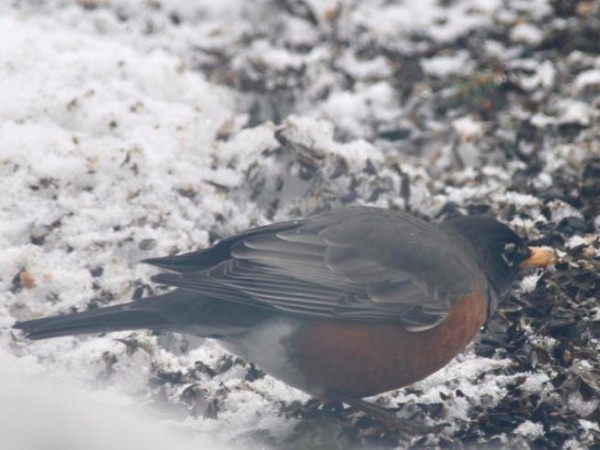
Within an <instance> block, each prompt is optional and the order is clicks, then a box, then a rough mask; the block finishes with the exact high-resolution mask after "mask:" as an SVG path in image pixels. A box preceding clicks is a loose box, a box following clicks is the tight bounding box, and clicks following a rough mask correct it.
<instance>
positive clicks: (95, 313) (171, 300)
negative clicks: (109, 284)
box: [14, 290, 201, 339]
mask: <svg viewBox="0 0 600 450" xmlns="http://www.w3.org/2000/svg"><path fill="white" fill-rule="evenodd" d="M191 297H192V296H191V295H190V294H187V293H185V292H182V291H181V290H175V291H171V292H169V293H167V294H164V295H158V296H156V297H150V298H146V299H142V300H137V301H135V302H131V303H124V304H122V305H115V306H108V307H106V308H98V309H92V310H88V311H82V312H78V313H74V314H65V315H62V316H53V317H45V318H43V319H34V320H27V321H24V322H17V323H16V324H15V325H14V328H17V329H19V330H22V331H23V333H24V334H25V336H26V337H28V338H29V339H47V338H52V337H59V336H72V335H76V334H88V333H105V332H109V331H123V330H138V329H142V328H150V329H159V328H166V327H169V325H171V326H172V325H173V322H172V319H173V317H169V316H170V315H172V314H169V310H171V309H173V307H175V309H177V306H183V310H182V311H181V312H182V313H184V314H181V315H183V316H184V317H185V309H186V308H185V305H182V303H184V304H185V303H187V304H189V299H190V298H191ZM195 297H196V303H200V302H201V300H198V299H197V297H198V296H197V295H196V296H195ZM169 319H171V320H169Z"/></svg>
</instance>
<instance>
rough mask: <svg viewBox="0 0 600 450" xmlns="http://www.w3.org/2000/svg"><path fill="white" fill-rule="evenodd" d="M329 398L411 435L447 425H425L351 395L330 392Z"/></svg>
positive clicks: (388, 426)
mask: <svg viewBox="0 0 600 450" xmlns="http://www.w3.org/2000/svg"><path fill="white" fill-rule="evenodd" d="M327 398H328V400H334V401H339V402H342V403H345V404H347V405H349V406H350V407H352V408H355V409H357V410H359V411H362V412H364V413H365V414H366V415H368V416H370V417H372V418H374V419H376V420H379V421H381V422H382V423H383V424H384V426H385V427H387V428H390V429H396V430H398V431H400V432H402V433H405V434H407V435H410V436H414V435H422V434H427V433H431V432H438V431H440V430H441V429H442V428H444V427H445V426H446V425H445V424H441V425H434V426H429V425H425V424H424V423H422V422H421V421H417V420H410V419H403V418H401V417H398V416H397V415H396V414H394V413H393V412H392V410H390V409H387V408H383V407H381V406H378V405H375V404H373V403H369V402H366V401H364V400H362V399H360V398H355V397H350V396H347V395H343V394H337V393H335V394H331V393H328V395H327Z"/></svg>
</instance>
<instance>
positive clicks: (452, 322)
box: [291, 290, 487, 397]
mask: <svg viewBox="0 0 600 450" xmlns="http://www.w3.org/2000/svg"><path fill="white" fill-rule="evenodd" d="M486 315H487V306H486V300H485V296H484V295H483V293H482V292H480V291H479V290H475V291H473V293H472V294H470V295H469V296H467V297H465V298H463V299H462V300H460V301H459V302H458V303H457V304H456V305H455V306H454V308H452V310H451V311H450V313H449V314H448V317H447V318H446V319H445V320H444V321H443V322H442V323H441V324H439V325H438V326H437V327H435V328H433V329H430V330H427V331H422V332H410V331H407V330H405V329H404V328H403V327H402V326H400V325H396V324H392V323H390V324H382V323H379V324H377V323H373V324H366V323H359V322H343V321H334V320H314V321H311V322H308V323H307V324H306V325H304V326H303V327H302V328H301V329H300V330H299V332H298V333H296V334H295V336H294V337H293V338H292V342H291V343H292V345H293V348H294V350H295V351H294V356H295V363H296V364H298V366H299V369H300V370H301V371H302V373H303V375H304V376H305V377H306V380H307V382H308V386H309V387H311V389H312V388H314V389H313V392H314V393H326V392H328V391H333V392H337V393H340V394H345V395H349V396H353V397H368V396H370V395H375V394H379V393H381V392H385V391H390V390H393V389H398V388H400V387H403V386H406V385H408V384H411V383H414V382H415V381H418V380H420V379H422V378H425V377H426V376H427V375H429V374H431V373H433V372H435V371H436V370H438V369H440V368H442V367H443V366H445V365H446V364H447V363H448V362H449V361H450V360H451V359H452V358H453V357H454V356H456V355H457V354H458V353H459V352H460V351H461V350H462V349H463V348H464V347H465V346H466V345H467V344H468V343H469V342H470V341H471V339H473V337H474V336H475V334H476V333H477V331H478V330H479V329H480V328H481V326H483V324H484V322H485V319H486Z"/></svg>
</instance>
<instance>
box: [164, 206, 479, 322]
mask: <svg viewBox="0 0 600 450" xmlns="http://www.w3.org/2000/svg"><path fill="white" fill-rule="evenodd" d="M447 240H448V236H447V235H446V234H444V233H443V232H441V230H440V229H439V228H438V227H436V226H435V225H431V224H428V223H426V222H424V221H421V220H419V219H416V218H414V217H413V216H410V215H408V214H404V213H399V212H395V213H394V212H388V211H384V210H379V209H374V208H358V209H349V210H348V209H345V210H341V211H340V212H335V211H334V212H329V213H325V214H322V215H319V216H314V217H313V218H309V219H306V220H303V221H296V222H286V223H282V224H275V225H270V226H268V227H263V228H258V229H255V230H250V231H249V232H245V233H243V234H241V235H237V236H234V237H232V238H229V239H227V240H226V241H223V242H221V243H220V244H217V245H216V246H214V247H212V248H211V249H208V250H207V251H205V252H197V253H194V254H188V255H184V256H183V257H175V258H181V259H179V260H178V261H179V262H180V261H186V260H187V261H188V262H189V264H188V267H185V268H182V267H179V268H178V269H177V270H178V272H180V273H163V274H159V275H156V276H155V277H154V280H155V281H157V282H159V283H163V284H167V285H171V286H177V287H181V288H184V289H190V290H196V291H200V292H202V293H203V294H204V295H211V296H213V297H214V298H216V299H221V300H225V301H233V302H238V303H244V304H251V305H254V306H258V307H266V308H271V309H276V310H280V311H283V312H287V313H291V314H300V315H304V316H312V317H325V318H346V319H353V320H359V321H399V322H401V323H404V324H405V325H406V327H407V328H409V329H413V330H422V329H428V328H431V327H433V326H435V325H436V324H437V323H439V322H440V321H441V320H443V318H444V317H445V316H446V314H447V312H448V309H449V308H450V306H451V305H452V303H453V301H455V300H456V299H457V298H458V297H459V296H460V295H461V294H467V293H469V292H470V291H471V289H472V287H473V273H472V266H471V264H470V262H469V261H468V258H466V257H465V256H464V252H460V251H457V248H458V247H457V246H456V245H452V244H451V243H449V242H447ZM219 246H221V247H220V248H219ZM211 252H212V253H211ZM211 255H212V256H211ZM171 259H172V258H171ZM156 261H161V260H160V259H159V260H154V263H155V264H157V263H156ZM194 261H195V266H194V264H193V263H192V262H194ZM157 265H161V266H163V267H169V266H171V267H172V266H173V265H172V264H170V263H169V261H168V260H167V261H166V264H157ZM171 267H169V268H171Z"/></svg>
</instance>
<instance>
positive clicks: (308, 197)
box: [0, 0, 600, 449]
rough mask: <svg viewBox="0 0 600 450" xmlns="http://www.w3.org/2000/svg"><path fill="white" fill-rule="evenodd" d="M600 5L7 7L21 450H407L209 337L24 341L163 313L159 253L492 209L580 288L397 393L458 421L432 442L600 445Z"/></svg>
mask: <svg viewBox="0 0 600 450" xmlns="http://www.w3.org/2000/svg"><path fill="white" fill-rule="evenodd" d="M571 4H572V5H571ZM569 5H570V6H569ZM594 8H595V9H594ZM599 10H600V7H598V6H597V4H596V2H588V1H579V2H550V1H543V0H539V1H535V2H523V1H516V0H514V1H509V2H499V1H483V0H459V1H456V2H439V1H434V0H420V1H419V2H411V1H404V2H402V1H398V2H387V1H377V2H357V1H352V0H347V1H316V0H314V1H266V0H263V1H256V2H243V1H239V0H227V1H220V2H213V1H210V0H206V1H194V2H186V1H183V0H146V1H135V0H79V1H77V2H73V1H67V0H62V1H61V0H47V1H43V0H23V1H8V2H4V3H2V5H0V189H1V191H2V193H3V195H2V196H1V197H0V211H1V216H0V338H1V339H0V367H1V368H2V369H0V403H1V404H2V407H1V409H0V420H1V421H2V423H7V422H6V421H5V420H4V419H1V418H2V417H5V418H7V420H8V419H12V420H14V423H15V426H14V430H16V431H15V432H14V433H13V434H6V433H3V432H0V448H3V449H4V448H5V449H10V448H14V449H34V448H39V447H38V446H37V445H38V444H37V443H38V442H39V440H40V439H43V440H44V442H45V447H44V448H49V447H50V446H51V445H56V446H61V448H70V447H72V448H83V447H82V446H81V444H80V442H82V439H84V440H85V439H86V437H88V436H89V441H88V442H89V445H88V448H115V447H118V445H117V444H115V442H118V441H119V439H121V442H126V440H127V439H132V441H131V443H130V444H128V445H129V446H128V447H127V446H122V447H121V448H142V446H143V448H153V447H151V445H154V446H155V447H156V448H159V445H161V448H164V445H162V444H163V439H166V441H164V442H179V439H182V441H181V443H179V444H177V445H178V446H177V448H187V446H191V445H195V446H196V448H198V446H200V448H214V445H216V444H214V443H212V441H213V440H216V441H217V442H219V443H220V445H223V446H231V447H234V448H240V447H242V448H249V447H250V446H256V447H257V448H258V447H268V448H298V446H304V447H305V448H306V447H310V446H315V447H316V446H317V445H322V446H325V447H324V448H328V447H327V446H331V445H334V444H335V443H339V442H343V443H344V444H345V445H350V444H352V445H356V446H358V445H362V444H361V443H365V445H370V444H377V445H385V446H386V447H389V448H393V447H395V446H399V445H405V444H406V441H404V440H402V439H404V438H403V437H399V436H395V435H392V436H388V437H386V438H385V439H380V440H378V438H376V437H375V436H376V435H377V433H376V432H370V431H369V429H368V428H365V427H362V428H361V425H360V423H356V424H354V426H355V428H354V431H351V432H349V433H346V434H348V435H349V436H350V438H349V439H350V441H349V442H347V441H343V440H341V441H340V439H341V438H339V436H338V435H339V434H340V432H341V430H342V429H343V427H342V428H340V426H339V424H336V423H333V424H332V423H330V422H327V421H326V420H325V419H323V420H322V421H320V420H315V419H314V417H312V416H310V414H307V417H303V416H302V414H297V413H293V412H290V411H292V410H293V408H292V406H293V405H295V403H294V402H305V401H307V400H308V399H309V397H308V396H307V395H305V394H304V393H302V392H299V391H297V390H294V389H292V388H290V387H288V386H286V385H285V384H283V383H281V382H279V381H278V380H275V379H273V378H271V377H269V376H264V374H262V373H261V372H260V371H259V370H257V369H256V368H255V367H254V366H252V365H250V364H249V363H248V362H245V361H241V360H239V359H237V358H234V357H231V356H230V355H228V354H227V353H225V352H224V351H222V350H221V349H220V348H219V347H218V346H217V345H216V344H215V343H213V342H211V341H203V340H201V339H198V338H190V337H181V336H172V335H167V334H160V335H158V334H156V333H151V332H135V333H128V332H121V333H114V334H111V335H103V336H90V337H77V338H61V339H56V340H50V341H41V342H28V341H26V340H24V339H23V338H21V337H20V336H19V335H18V334H17V333H15V332H14V331H12V330H11V326H12V324H13V323H14V321H15V320H18V319H25V318H32V317H38V316H45V315H50V314H56V313H65V312H69V311H72V310H82V309H85V308H87V307H88V306H90V305H97V306H102V305H107V304H109V303H114V302H122V301H126V300H129V299H131V298H132V296H139V295H141V294H143V295H147V294H149V293H151V292H152V290H156V289H157V287H156V286H151V285H150V284H149V277H150V275H151V274H152V273H154V270H153V269H151V268H149V267H147V266H144V265H140V264H137V262H138V261H139V260H141V259H143V258H145V257H149V256H160V255H166V254H172V253H175V252H183V251H188V250H192V249H197V248H201V247H205V246H207V245H209V244H210V243H212V242H214V240H216V239H218V238H219V237H221V236H224V235H227V234H230V233H233V232H236V231H239V230H242V229H244V228H247V227H249V226H252V225H257V224H263V223H268V222H269V221H273V220H283V219H287V218H290V217H296V216H299V215H305V214H308V213H310V212H313V211H317V210H319V209H322V208H327V207H332V206H333V207H335V206H341V205H345V204H367V203H368V204H374V205H378V206H384V207H394V208H402V209H410V210H412V211H414V212H415V213H417V214H420V215H423V216H428V217H434V216H438V218H439V217H444V216H447V215H449V214H453V213H455V212H457V211H460V212H486V211H488V210H489V211H491V213H493V214H495V215H496V216H498V217H500V218H501V219H502V220H504V221H506V222H509V223H510V224H511V225H512V226H513V227H514V228H515V229H516V230H517V231H518V232H520V233H521V234H522V235H523V236H524V237H528V238H529V239H530V240H532V241H534V242H537V243H540V244H545V245H553V246H555V247H557V248H558V249H559V250H560V252H561V253H560V254H561V256H562V258H563V264H564V265H565V266H564V267H562V266H559V267H558V268H557V269H556V270H555V271H550V272H549V273H547V274H545V275H543V274H542V273H535V274H530V276H528V277H527V278H525V279H524V281H523V282H522V283H521V285H520V286H517V287H515V291H514V292H513V295H514V296H515V297H517V298H518V299H520V300H518V301H517V302H516V303H515V302H512V303H510V305H509V307H507V309H506V310H504V311H503V312H502V313H501V314H500V315H499V317H498V318H497V320H496V321H495V322H493V323H492V324H491V326H490V330H488V331H487V333H486V336H487V338H488V339H487V341H486V340H483V341H482V342H480V343H479V344H477V345H472V346H471V347H469V349H468V350H467V351H466V352H465V353H464V354H463V355H461V356H460V357H458V358H457V359H456V360H455V361H453V362H452V363H451V364H449V365H448V366H447V367H446V368H444V369H443V370H441V371H440V372H438V373H436V374H434V375H432V376H431V377H429V378H427V379H426V380H423V381H421V382H419V383H417V384H415V385H414V386H412V387H410V388H409V389H407V390H401V391H397V392H393V393H390V394H386V395H383V396H380V398H379V401H380V402H382V403H383V404H386V405H389V406H394V405H396V404H397V403H399V404H402V405H404V407H405V411H406V410H410V409H411V408H413V409H414V411H419V414H421V415H422V417H425V418H427V420H431V421H433V422H449V423H450V426H449V427H447V428H446V430H445V431H444V432H443V433H442V434H441V435H440V436H433V435H431V436H428V437H424V438H423V439H421V440H419V438H413V440H414V441H415V442H414V444H415V445H419V446H425V447H426V446H435V445H442V444H443V443H444V442H445V443H446V445H454V444H455V445H458V444H459V443H460V444H461V445H465V446H473V447H474V448H476V447H477V446H478V445H483V444H484V443H485V444H489V445H508V446H509V447H519V446H520V447H527V446H528V445H529V444H528V443H529V442H537V445H541V446H544V445H550V444H549V443H552V444H555V445H556V446H557V447H562V448H586V447H588V446H593V445H599V443H600V428H599V427H598V425H597V423H595V422H597V420H598V417H600V412H599V411H600V410H599V403H600V399H599V392H600V390H599V388H598V386H600V377H599V376H598V373H599V372H598V370H599V363H598V358H597V353H598V350H599V345H600V344H599V339H600V331H599V329H598V326H597V324H598V323H600V322H599V316H598V307H597V298H598V296H597V295H596V296H595V297H594V292H595V293H596V294H598V289H600V288H599V287H598V286H600V281H598V277H597V275H596V276H595V275H594V274H597V273H598V269H599V268H600V267H599V266H600V264H599V262H598V258H599V257H600V250H599V246H600V244H599V242H598V232H599V230H600V210H599V209H600V205H599V203H598V200H597V198H598V197H599V196H600V163H596V162H595V161H596V160H595V159H594V157H596V158H598V157H600V141H599V140H598V136H599V135H600V133H599V130H600V127H599V126H598V117H599V108H600V49H599V46H598V42H600V36H599V35H598V32H597V31H595V30H596V28H594V27H595V25H597V24H598V23H600V20H599V17H600V11H599ZM586 27H587V28H586ZM586 30H587V31H586ZM597 37H598V39H596V38H597ZM599 161H600V160H599ZM595 189H596V190H595ZM594 283H596V284H594ZM551 300H552V301H556V305H557V306H552V305H551V304H550V301H551ZM594 314H595V315H594ZM561 320H562V322H561ZM573 321H575V322H574V323H575V325H573ZM490 342H493V344H490ZM594 352H595V354H594ZM51 391H55V392H51ZM55 404H56V405H59V406H58V407H57V408H56V409H54V408H53V407H52V405H55ZM71 404H73V405H76V406H74V408H76V412H72V411H69V408H70V405H71ZM86 405H89V408H86ZM438 405H441V406H439V408H438ZM542 406H543V408H542ZM98 411H100V412H98ZM432 411H437V412H436V413H434V412H432ZM286 412H287V414H286ZM88 414H89V415H88ZM121 414H123V415H124V417H128V416H129V415H130V414H140V415H142V416H143V417H144V419H143V421H141V420H140V419H130V418H124V419H116V420H115V419H114V417H120V415H121ZM502 414H505V415H508V416H509V417H508V418H506V417H505V416H503V415H502ZM553 414H554V415H553ZM46 417H48V418H49V419H50V418H51V420H49V421H48V422H46ZM123 421H124V422H125V423H126V424H127V425H123V423H120V424H119V423H117V422H123ZM11 423H12V422H11ZM142 423H144V424H146V425H143V424H142ZM129 424H130V425H129ZM148 424H150V425H148ZM307 424H309V425H307ZM94 425H95V426H97V427H98V428H97V429H96V430H94V431H92V429H91V428H92V427H93V426H94ZM144 426H147V427H148V428H147V430H148V431H144V429H143V427H144ZM74 430H77V431H76V432H75V431H74ZM82 430H90V431H89V432H88V431H84V432H82ZM129 430H131V431H129ZM163 432H164V433H173V434H174V435H175V434H176V435H177V436H176V437H173V436H171V437H165V436H164V435H163V434H162V433H163ZM154 436H155V437H154ZM168 436H170V435H168ZM138 438H139V441H138V440H134V439H138ZM115 439H117V440H116V441H115ZM171 439H173V440H177V441H171ZM207 440H210V441H211V444H210V445H209V444H208V443H207Z"/></svg>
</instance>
